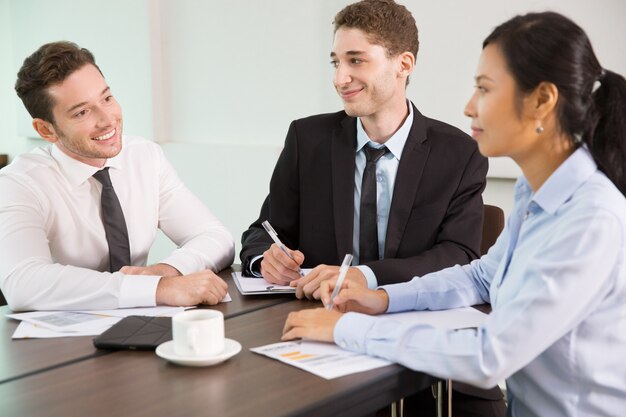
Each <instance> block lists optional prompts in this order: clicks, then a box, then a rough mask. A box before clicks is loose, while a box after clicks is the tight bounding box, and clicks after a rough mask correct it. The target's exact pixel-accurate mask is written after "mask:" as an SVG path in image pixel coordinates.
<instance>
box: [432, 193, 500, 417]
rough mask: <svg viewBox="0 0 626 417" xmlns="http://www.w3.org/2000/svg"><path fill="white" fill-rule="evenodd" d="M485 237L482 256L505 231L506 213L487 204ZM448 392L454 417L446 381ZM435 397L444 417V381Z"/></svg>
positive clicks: (437, 386)
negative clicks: (503, 230)
mask: <svg viewBox="0 0 626 417" xmlns="http://www.w3.org/2000/svg"><path fill="white" fill-rule="evenodd" d="M483 213H484V216H483V237H482V240H481V242H480V256H483V255H484V254H486V253H487V252H488V251H489V248H490V247H492V246H493V244H494V243H496V240H497V239H498V236H500V233H501V232H502V229H504V211H502V209H501V208H500V207H497V206H491V205H489V204H485V205H484V206H483ZM446 385H447V387H446V388H447V391H448V417H451V416H452V380H447V381H446ZM432 390H433V395H434V397H435V398H436V399H437V417H442V415H443V381H439V382H437V383H436V384H434V385H433V387H432Z"/></svg>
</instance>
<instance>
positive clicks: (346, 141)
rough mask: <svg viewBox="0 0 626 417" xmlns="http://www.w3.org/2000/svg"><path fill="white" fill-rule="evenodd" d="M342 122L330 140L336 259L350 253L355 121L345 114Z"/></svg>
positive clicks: (352, 216) (352, 214)
mask: <svg viewBox="0 0 626 417" xmlns="http://www.w3.org/2000/svg"><path fill="white" fill-rule="evenodd" d="M341 125H342V126H341V127H338V128H336V129H335V130H333V134H332V142H331V159H332V161H331V163H332V165H331V167H332V178H333V210H334V220H335V234H336V238H337V254H338V255H337V256H338V259H339V260H340V259H342V258H343V255H344V254H346V253H352V230H353V226H354V170H355V155H356V121H355V119H354V118H352V117H346V118H345V119H344V120H343V121H342V122H341Z"/></svg>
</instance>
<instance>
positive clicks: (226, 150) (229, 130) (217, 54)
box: [0, 0, 626, 261]
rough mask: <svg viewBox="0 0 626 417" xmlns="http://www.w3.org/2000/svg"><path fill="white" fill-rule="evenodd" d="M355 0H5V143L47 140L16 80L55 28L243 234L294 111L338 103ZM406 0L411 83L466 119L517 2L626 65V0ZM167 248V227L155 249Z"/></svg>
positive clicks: (504, 195) (442, 112) (500, 172)
mask: <svg viewBox="0 0 626 417" xmlns="http://www.w3.org/2000/svg"><path fill="white" fill-rule="evenodd" d="M351 2H352V1H350V0H298V1H293V0H267V1H264V2H260V1H255V0H184V1H176V0H132V1H128V0H109V1H107V2H106V3H102V2H88V1H78V0H55V1H47V0H0V48H1V49H2V51H3V59H2V60H1V61H0V112H1V113H0V114H2V115H3V123H0V153H6V152H9V153H10V154H11V155H14V154H15V153H18V152H21V151H23V149H28V148H29V147H32V146H33V145H34V144H36V143H35V142H33V141H31V140H28V139H25V137H26V136H29V135H31V133H30V132H31V130H30V127H29V120H28V117H27V116H26V112H25V110H23V108H22V106H21V103H19V100H18V99H17V97H15V94H14V92H13V84H14V82H15V73H16V72H17V70H18V68H19V66H20V65H21V62H22V60H23V59H24V58H25V57H26V55H28V54H30V53H31V52H33V51H34V50H35V49H36V48H37V47H38V46H40V45H41V44H43V43H45V42H49V41H53V40H58V39H68V40H73V41H75V42H77V43H79V44H80V45H81V46H85V47H87V48H89V49H90V50H92V52H94V53H95V55H96V59H97V61H98V63H99V65H100V66H101V68H102V70H103V72H104V74H105V75H106V77H107V80H108V81H109V84H110V85H111V87H112V89H113V91H114V93H115V94H116V96H117V98H118V100H119V101H120V102H121V104H122V106H123V108H124V116H125V132H128V133H134V134H141V135H143V136H146V137H149V138H154V139H155V140H157V141H159V142H161V143H163V145H164V149H165V152H166V154H167V155H168V156H169V157H170V159H171V160H172V163H173V164H174V166H175V167H177V169H178V170H179V172H180V175H181V177H182V178H183V179H184V180H185V181H186V182H187V184H188V185H189V187H190V188H192V189H193V190H194V191H196V192H197V193H198V194H199V195H200V196H201V197H202V198H203V199H204V200H205V201H206V203H207V204H208V205H209V206H210V207H211V208H212V209H213V211H215V213H216V214H217V215H218V216H219V217H220V218H222V219H223V220H224V222H225V223H226V224H227V226H228V227H229V228H230V229H231V231H232V232H233V235H234V236H235V239H236V241H238V240H239V237H240V235H241V232H242V231H243V230H244V229H245V228H246V227H247V225H248V224H249V223H250V222H252V221H253V220H254V219H255V217H256V215H257V214H258V209H259V208H260V205H261V202H262V199H263V197H264V195H265V193H266V192H267V187H268V181H269V176H270V174H271V171H272V168H273V166H274V163H275V161H276V157H277V155H278V152H279V151H280V148H281V146H282V143H283V140H284V137H285V134H286V131H287V127H288V124H289V122H290V121H291V120H293V119H295V118H299V117H304V116H307V115H310V114H315V113H321V112H333V111H337V110H339V109H341V102H340V101H339V99H338V98H337V97H336V95H335V93H334V91H333V88H332V84H331V79H332V68H331V66H330V65H329V56H328V54H329V52H330V48H331V45H332V20H333V17H334V15H335V13H336V12H337V11H339V9H341V8H342V7H343V6H344V5H346V4H348V3H351ZM401 2H402V1H401ZM402 3H403V4H405V5H406V6H407V7H408V8H409V10H411V11H412V12H413V15H414V16H415V18H416V21H417V24H418V28H419V31H420V41H421V47H420V52H419V54H418V58H417V66H416V70H415V73H414V74H413V76H412V79H411V84H410V85H409V87H408V96H409V98H411V99H412V100H413V101H414V102H415V104H416V105H417V106H418V107H419V108H420V110H421V111H422V113H424V114H426V115H428V116H431V117H435V118H439V119H441V120H444V121H446V122H448V123H451V124H453V125H456V126H458V127H459V128H461V129H463V130H465V131H468V130H469V129H468V128H469V121H468V120H467V119H466V118H465V117H464V116H463V107H464V105H465V102H466V100H467V99H468V98H469V96H470V94H471V92H472V86H473V74H474V71H475V66H476V63H477V61H478V56H479V54H480V49H481V44H482V40H483V39H484V38H485V37H486V36H487V35H488V34H489V32H490V31H491V30H492V29H493V28H494V27H495V26H496V25H497V24H499V23H501V22H503V21H504V20H506V19H508V18H510V17H512V16H513V15H515V14H518V13H524V12H528V11H542V10H546V9H552V10H556V11H559V12H561V13H564V14H566V15H567V16H569V17H571V18H573V19H574V20H575V21H576V22H578V23H579V24H580V25H581V26H582V27H583V28H584V29H585V30H586V31H587V33H588V34H589V36H590V38H591V40H592V43H593V45H594V47H595V50H596V53H597V54H598V56H599V59H600V62H601V63H602V64H603V65H604V66H605V67H606V68H609V69H612V70H614V71H617V72H620V73H622V74H626V48H624V47H623V45H622V43H623V42H621V40H623V39H626V25H624V21H626V2H625V1H623V0H596V1H593V2H590V1H588V0H568V1H563V0H527V1H524V2H521V1H516V0H475V1H471V2H470V1H458V0H439V1H437V2H433V1H426V0H405V1H403V2H402ZM104 4H106V6H103V5H104ZM5 58H6V59H5ZM491 166H492V169H491V170H490V176H491V178H490V180H489V183H488V187H487V190H486V192H485V194H484V198H485V201H486V202H489V203H492V204H497V205H500V206H502V207H503V208H504V209H505V211H507V212H508V211H509V210H510V205H511V202H512V193H511V190H512V182H513V180H512V179H511V177H513V176H515V175H517V172H518V170H516V169H515V166H514V164H512V163H511V162H510V161H507V160H504V159H502V160H495V161H492V163H491ZM169 248H170V247H169V246H168V244H167V243H165V241H164V239H161V238H160V239H159V242H158V243H157V245H156V246H155V250H154V251H153V254H152V256H151V260H153V261H154V260H157V259H159V257H160V256H161V255H162V254H163V253H165V252H166V251H167V250H169Z"/></svg>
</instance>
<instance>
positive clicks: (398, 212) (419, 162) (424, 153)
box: [385, 106, 430, 258]
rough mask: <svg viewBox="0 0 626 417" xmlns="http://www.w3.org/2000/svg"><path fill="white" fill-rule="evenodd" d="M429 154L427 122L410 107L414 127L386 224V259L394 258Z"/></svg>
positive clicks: (402, 161) (397, 179)
mask: <svg viewBox="0 0 626 417" xmlns="http://www.w3.org/2000/svg"><path fill="white" fill-rule="evenodd" d="M429 152H430V144H429V143H428V141H427V140H426V120H425V118H424V116H422V114H421V113H420V112H419V111H417V109H416V108H415V106H413V125H412V126H411V131H410V132H409V137H408V138H407V141H406V144H405V145H404V150H403V151H402V157H401V158H400V164H399V165H398V172H397V174H396V182H395V186H394V189H393V198H392V200H391V207H390V209H389V222H388V223H387V236H386V237H385V258H394V257H395V256H396V252H397V251H398V248H399V246H400V240H401V239H402V235H403V232H404V229H405V227H406V224H407V222H408V220H409V216H410V214H411V209H412V208H413V203H414V201H415V196H416V194H417V189H418V188H419V184H420V181H421V179H422V174H423V171H424V167H425V166H426V161H427V160H428V154H429Z"/></svg>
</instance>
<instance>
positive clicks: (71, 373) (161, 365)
mask: <svg viewBox="0 0 626 417" xmlns="http://www.w3.org/2000/svg"><path fill="white" fill-rule="evenodd" d="M230 272H231V270H226V271H223V272H222V273H220V275H221V276H222V277H223V278H225V279H226V280H227V282H229V287H230V294H231V297H232V298H233V301H232V302H231V303H225V304H220V305H218V306H214V307H211V308H215V309H218V310H221V311H222V312H224V314H225V317H226V323H225V328H226V337H228V338H231V339H234V340H237V341H238V342H239V343H241V345H242V351H241V352H240V353H239V354H237V355H236V356H234V357H233V358H231V359H230V360H228V361H226V362H224V363H222V364H219V365H215V366H209V367H204V368H191V367H182V366H178V365H174V364H171V363H169V362H167V361H165V360H163V359H161V358H159V357H157V356H156V355H155V354H154V352H131V351H118V352H108V351H100V350H97V349H95V348H94V347H93V344H92V337H70V338H60V339H33V340H11V338H10V337H11V334H12V332H13V330H14V329H15V327H17V322H14V321H13V320H8V319H6V318H3V319H0V334H1V335H2V340H1V341H0V410H2V415H3V416H11V417H14V416H15V417H19V416H74V415H76V416H79V415H80V416H82V415H89V416H96V417H97V416H113V415H133V416H150V417H154V416H168V417H171V416H340V415H341V416H361V415H365V414H368V413H370V414H371V412H372V411H373V410H376V409H378V408H381V407H384V406H385V405H387V404H389V403H391V402H392V401H395V400H398V399H400V398H403V397H406V396H408V395H409V394H411V393H413V392H417V391H419V390H421V389H425V388H427V387H428V386H430V384H431V383H432V382H433V381H434V380H433V378H432V377H430V376H427V375H425V374H422V373H419V372H413V371H410V370H408V369H407V368H404V367H402V366H399V365H391V366H387V367H384V368H379V369H375V370H372V371H368V372H362V373H358V374H353V375H349V376H346V377H341V378H337V379H333V380H325V379H323V378H320V377H317V376H315V375H313V374H310V373H308V372H305V371H302V370H300V369H297V368H295V367H292V366H289V365H286V364H283V363H281V362H279V361H276V360H273V359H270V358H267V357H265V356H261V355H257V354H255V353H252V352H250V351H249V349H250V348H251V347H257V346H261V345H266V344H269V343H275V342H278V341H279V340H280V335H281V331H282V327H283V324H284V322H285V319H286V317H287V315H288V314H289V312H291V311H296V310H300V309H302V308H313V307H318V306H319V303H315V302H310V301H303V300H297V299H295V297H294V296H293V295H289V294H282V295H280V294H277V295H269V296H246V297H244V296H241V295H240V294H239V292H238V291H237V289H236V287H235V285H234V283H232V279H231V277H230ZM8 311H9V310H8V309H7V307H3V308H2V309H0V312H2V313H4V314H6V313H7V312H8Z"/></svg>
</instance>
